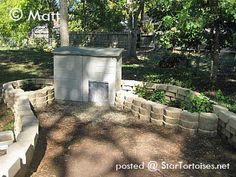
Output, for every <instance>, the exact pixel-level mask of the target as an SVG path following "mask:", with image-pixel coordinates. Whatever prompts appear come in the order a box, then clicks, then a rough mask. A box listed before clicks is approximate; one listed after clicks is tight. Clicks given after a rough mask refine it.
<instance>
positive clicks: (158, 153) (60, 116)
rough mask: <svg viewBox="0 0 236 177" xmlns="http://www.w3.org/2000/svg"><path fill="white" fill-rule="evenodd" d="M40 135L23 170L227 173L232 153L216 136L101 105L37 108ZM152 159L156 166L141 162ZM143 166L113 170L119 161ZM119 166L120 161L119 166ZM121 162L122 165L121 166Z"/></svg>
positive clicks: (104, 174)
mask: <svg viewBox="0 0 236 177" xmlns="http://www.w3.org/2000/svg"><path fill="white" fill-rule="evenodd" d="M37 114H38V118H39V121H40V126H41V129H40V137H39V140H38V145H37V148H36V151H35V154H34V158H33V163H32V166H31V167H30V169H29V171H28V174H27V176H30V175H32V176H33V177H39V176H40V177H41V176H58V177H100V176H101V177H141V176H142V177H152V176H153V177H154V176H173V177H180V176H181V177H183V176H186V177H187V176H194V177H195V176H206V177H208V176H233V175H234V174H236V171H235V169H236V166H235V165H236V153H235V151H233V149H231V147H229V146H227V145H223V142H222V141H221V140H220V138H219V137H215V138H202V137H190V136H188V135H185V134H183V133H181V132H178V131H175V130H173V129H164V128H163V127H158V126H155V125H151V124H149V123H146V122H143V121H141V120H137V119H135V118H134V117H133V116H132V115H131V114H130V113H124V112H120V111H117V110H112V109H109V108H104V107H95V106H91V105H84V104H79V103H68V102H67V103H65V104H54V105H52V106H51V107H50V108H47V109H46V110H44V111H39V112H38V113H37ZM149 161H156V162H157V163H158V164H159V167H158V169H159V170H160V171H156V172H150V171H149V170H148V169H147V168H146V165H147V164H148V162H149ZM143 162H144V164H145V169H140V170H128V169H126V170H118V171H117V170H116V168H117V167H118V165H119V164H142V163H143ZM162 162H166V163H169V164H178V162H183V163H186V164H190V163H211V164H217V163H221V164H222V163H230V165H231V166H230V169H229V170H183V169H182V170H181V169H177V170H173V169H169V170H167V169H161V163H162ZM124 168H125V167H124ZM126 168H127V167H126Z"/></svg>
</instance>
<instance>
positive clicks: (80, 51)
mask: <svg viewBox="0 0 236 177" xmlns="http://www.w3.org/2000/svg"><path fill="white" fill-rule="evenodd" d="M122 51H123V49H121V48H89V47H80V48H77V47H71V46H63V47H59V48H57V49H55V50H54V51H53V54H54V55H79V56H94V57H104V56H110V57H118V56H120V55H121V53H122Z"/></svg>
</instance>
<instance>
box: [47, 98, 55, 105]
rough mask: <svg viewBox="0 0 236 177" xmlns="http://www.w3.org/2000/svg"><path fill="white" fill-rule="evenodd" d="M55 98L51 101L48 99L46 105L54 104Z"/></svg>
mask: <svg viewBox="0 0 236 177" xmlns="http://www.w3.org/2000/svg"><path fill="white" fill-rule="evenodd" d="M54 100H55V98H52V99H48V100H47V104H52V103H53V102H54Z"/></svg>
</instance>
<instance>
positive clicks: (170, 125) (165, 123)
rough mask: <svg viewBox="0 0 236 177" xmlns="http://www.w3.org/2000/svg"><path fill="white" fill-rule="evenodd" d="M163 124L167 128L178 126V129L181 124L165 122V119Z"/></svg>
mask: <svg viewBox="0 0 236 177" xmlns="http://www.w3.org/2000/svg"><path fill="white" fill-rule="evenodd" d="M163 125H164V126H165V127H166V128H176V129H178V128H179V125H178V124H170V123H168V122H165V121H163Z"/></svg>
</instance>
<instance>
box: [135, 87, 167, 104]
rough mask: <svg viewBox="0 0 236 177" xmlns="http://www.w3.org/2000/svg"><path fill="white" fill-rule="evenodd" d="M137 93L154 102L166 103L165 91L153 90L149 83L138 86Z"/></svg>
mask: <svg viewBox="0 0 236 177" xmlns="http://www.w3.org/2000/svg"><path fill="white" fill-rule="evenodd" d="M135 93H136V94H137V95H138V96H140V97H143V98H145V99H147V100H151V101H154V102H160V103H165V102H166V101H165V92H164V91H159V90H154V91H153V90H151V89H150V88H148V86H147V85H144V86H136V87H135Z"/></svg>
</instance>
